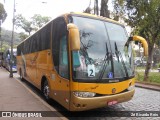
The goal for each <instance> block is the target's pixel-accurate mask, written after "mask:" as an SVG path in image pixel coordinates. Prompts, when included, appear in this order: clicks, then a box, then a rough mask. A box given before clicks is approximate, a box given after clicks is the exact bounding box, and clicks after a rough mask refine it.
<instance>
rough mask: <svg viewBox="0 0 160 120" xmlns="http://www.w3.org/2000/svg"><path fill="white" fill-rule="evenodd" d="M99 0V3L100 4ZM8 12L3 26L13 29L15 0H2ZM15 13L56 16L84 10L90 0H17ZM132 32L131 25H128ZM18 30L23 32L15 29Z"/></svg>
mask: <svg viewBox="0 0 160 120" xmlns="http://www.w3.org/2000/svg"><path fill="white" fill-rule="evenodd" d="M100 1H101V0H99V4H100ZM0 3H2V4H3V5H4V8H5V10H6V12H7V18H6V20H5V21H4V23H3V24H2V27H3V28H5V29H7V30H12V19H13V5H14V4H13V3H14V0H0ZM15 3H16V4H15V9H16V12H15V15H17V14H22V15H23V16H24V17H25V18H26V19H28V20H29V19H30V18H31V17H33V16H34V14H40V15H42V16H48V17H51V18H55V17H57V16H59V15H61V14H64V13H70V12H83V11H84V10H85V9H86V8H87V7H88V6H89V3H90V0H15ZM93 6H94V0H91V7H93ZM99 6H100V5H99ZM108 7H109V10H112V9H113V7H112V4H111V0H109V3H108ZM126 28H127V31H128V33H130V27H126ZM15 31H16V32H21V31H19V29H18V30H17V29H15Z"/></svg>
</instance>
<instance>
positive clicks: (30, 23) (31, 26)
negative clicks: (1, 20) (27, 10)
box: [15, 14, 50, 35]
mask: <svg viewBox="0 0 160 120" xmlns="http://www.w3.org/2000/svg"><path fill="white" fill-rule="evenodd" d="M49 20H50V17H46V16H41V15H39V14H35V15H34V16H33V17H32V18H31V20H27V19H26V18H25V17H23V16H22V14H19V15H17V16H16V17H15V26H16V27H17V28H21V29H23V30H24V31H25V32H27V33H28V34H29V35H30V34H31V32H33V31H37V30H38V29H39V28H41V27H42V26H43V25H45V24H46V23H47V22H48V21H49Z"/></svg>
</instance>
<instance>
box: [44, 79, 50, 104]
mask: <svg viewBox="0 0 160 120" xmlns="http://www.w3.org/2000/svg"><path fill="white" fill-rule="evenodd" d="M42 92H43V96H44V98H45V99H46V101H47V102H48V103H50V102H51V98H50V97H49V93H50V88H49V85H48V82H47V80H45V81H44V83H43V89H42Z"/></svg>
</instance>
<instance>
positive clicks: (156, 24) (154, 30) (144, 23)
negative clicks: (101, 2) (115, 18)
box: [117, 0, 160, 81]
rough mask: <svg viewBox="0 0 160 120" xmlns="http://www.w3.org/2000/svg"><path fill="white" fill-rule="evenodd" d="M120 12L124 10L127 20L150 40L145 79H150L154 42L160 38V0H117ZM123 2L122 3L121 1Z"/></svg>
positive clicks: (138, 32) (135, 30)
mask: <svg viewBox="0 0 160 120" xmlns="http://www.w3.org/2000/svg"><path fill="white" fill-rule="evenodd" d="M117 2H119V7H117V8H118V9H117V11H118V12H122V13H123V15H124V18H126V19H125V21H126V22H127V23H128V24H129V25H130V26H131V27H132V28H134V31H133V33H137V34H139V35H141V36H143V37H144V38H146V40H147V42H148V49H149V50H148V53H149V54H148V60H147V65H146V69H145V75H144V81H148V75H149V70H150V68H151V64H152V59H153V50H154V44H155V43H158V41H159V40H160V32H159V31H160V0H117ZM120 2H121V3H120Z"/></svg>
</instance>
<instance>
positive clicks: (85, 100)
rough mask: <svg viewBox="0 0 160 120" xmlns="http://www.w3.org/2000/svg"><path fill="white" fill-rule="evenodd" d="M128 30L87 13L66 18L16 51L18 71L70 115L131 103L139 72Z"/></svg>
mask: <svg viewBox="0 0 160 120" xmlns="http://www.w3.org/2000/svg"><path fill="white" fill-rule="evenodd" d="M132 41H140V42H141V43H142V44H143V46H144V55H147V52H148V44H147V42H146V40H145V39H144V38H142V37H140V36H133V37H128V35H127V32H126V29H125V26H124V25H122V24H120V23H118V22H116V21H113V20H110V19H108V18H104V17H99V16H95V15H90V14H85V13H69V14H64V15H62V16H59V17H57V18H55V19H54V20H52V21H50V22H48V23H47V24H46V25H45V26H44V27H42V28H41V29H40V30H38V31H37V32H36V33H34V34H33V35H31V36H30V37H28V38H27V39H26V40H24V41H23V42H22V43H20V44H19V45H18V46H17V70H18V73H19V74H20V78H21V79H26V80H27V81H29V82H30V83H32V84H33V85H34V86H36V87H37V88H38V89H40V90H41V91H42V93H43V95H44V97H45V99H46V100H47V101H48V102H50V100H51V99H54V100H55V101H57V102H58V103H60V104H61V105H62V106H64V107H65V108H66V109H68V110H69V111H84V110H89V109H94V108H99V107H104V106H108V105H114V104H117V103H121V102H125V101H128V100H130V99H132V97H133V95H134V91H135V90H134V85H135V71H134V61H133V53H132Z"/></svg>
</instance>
